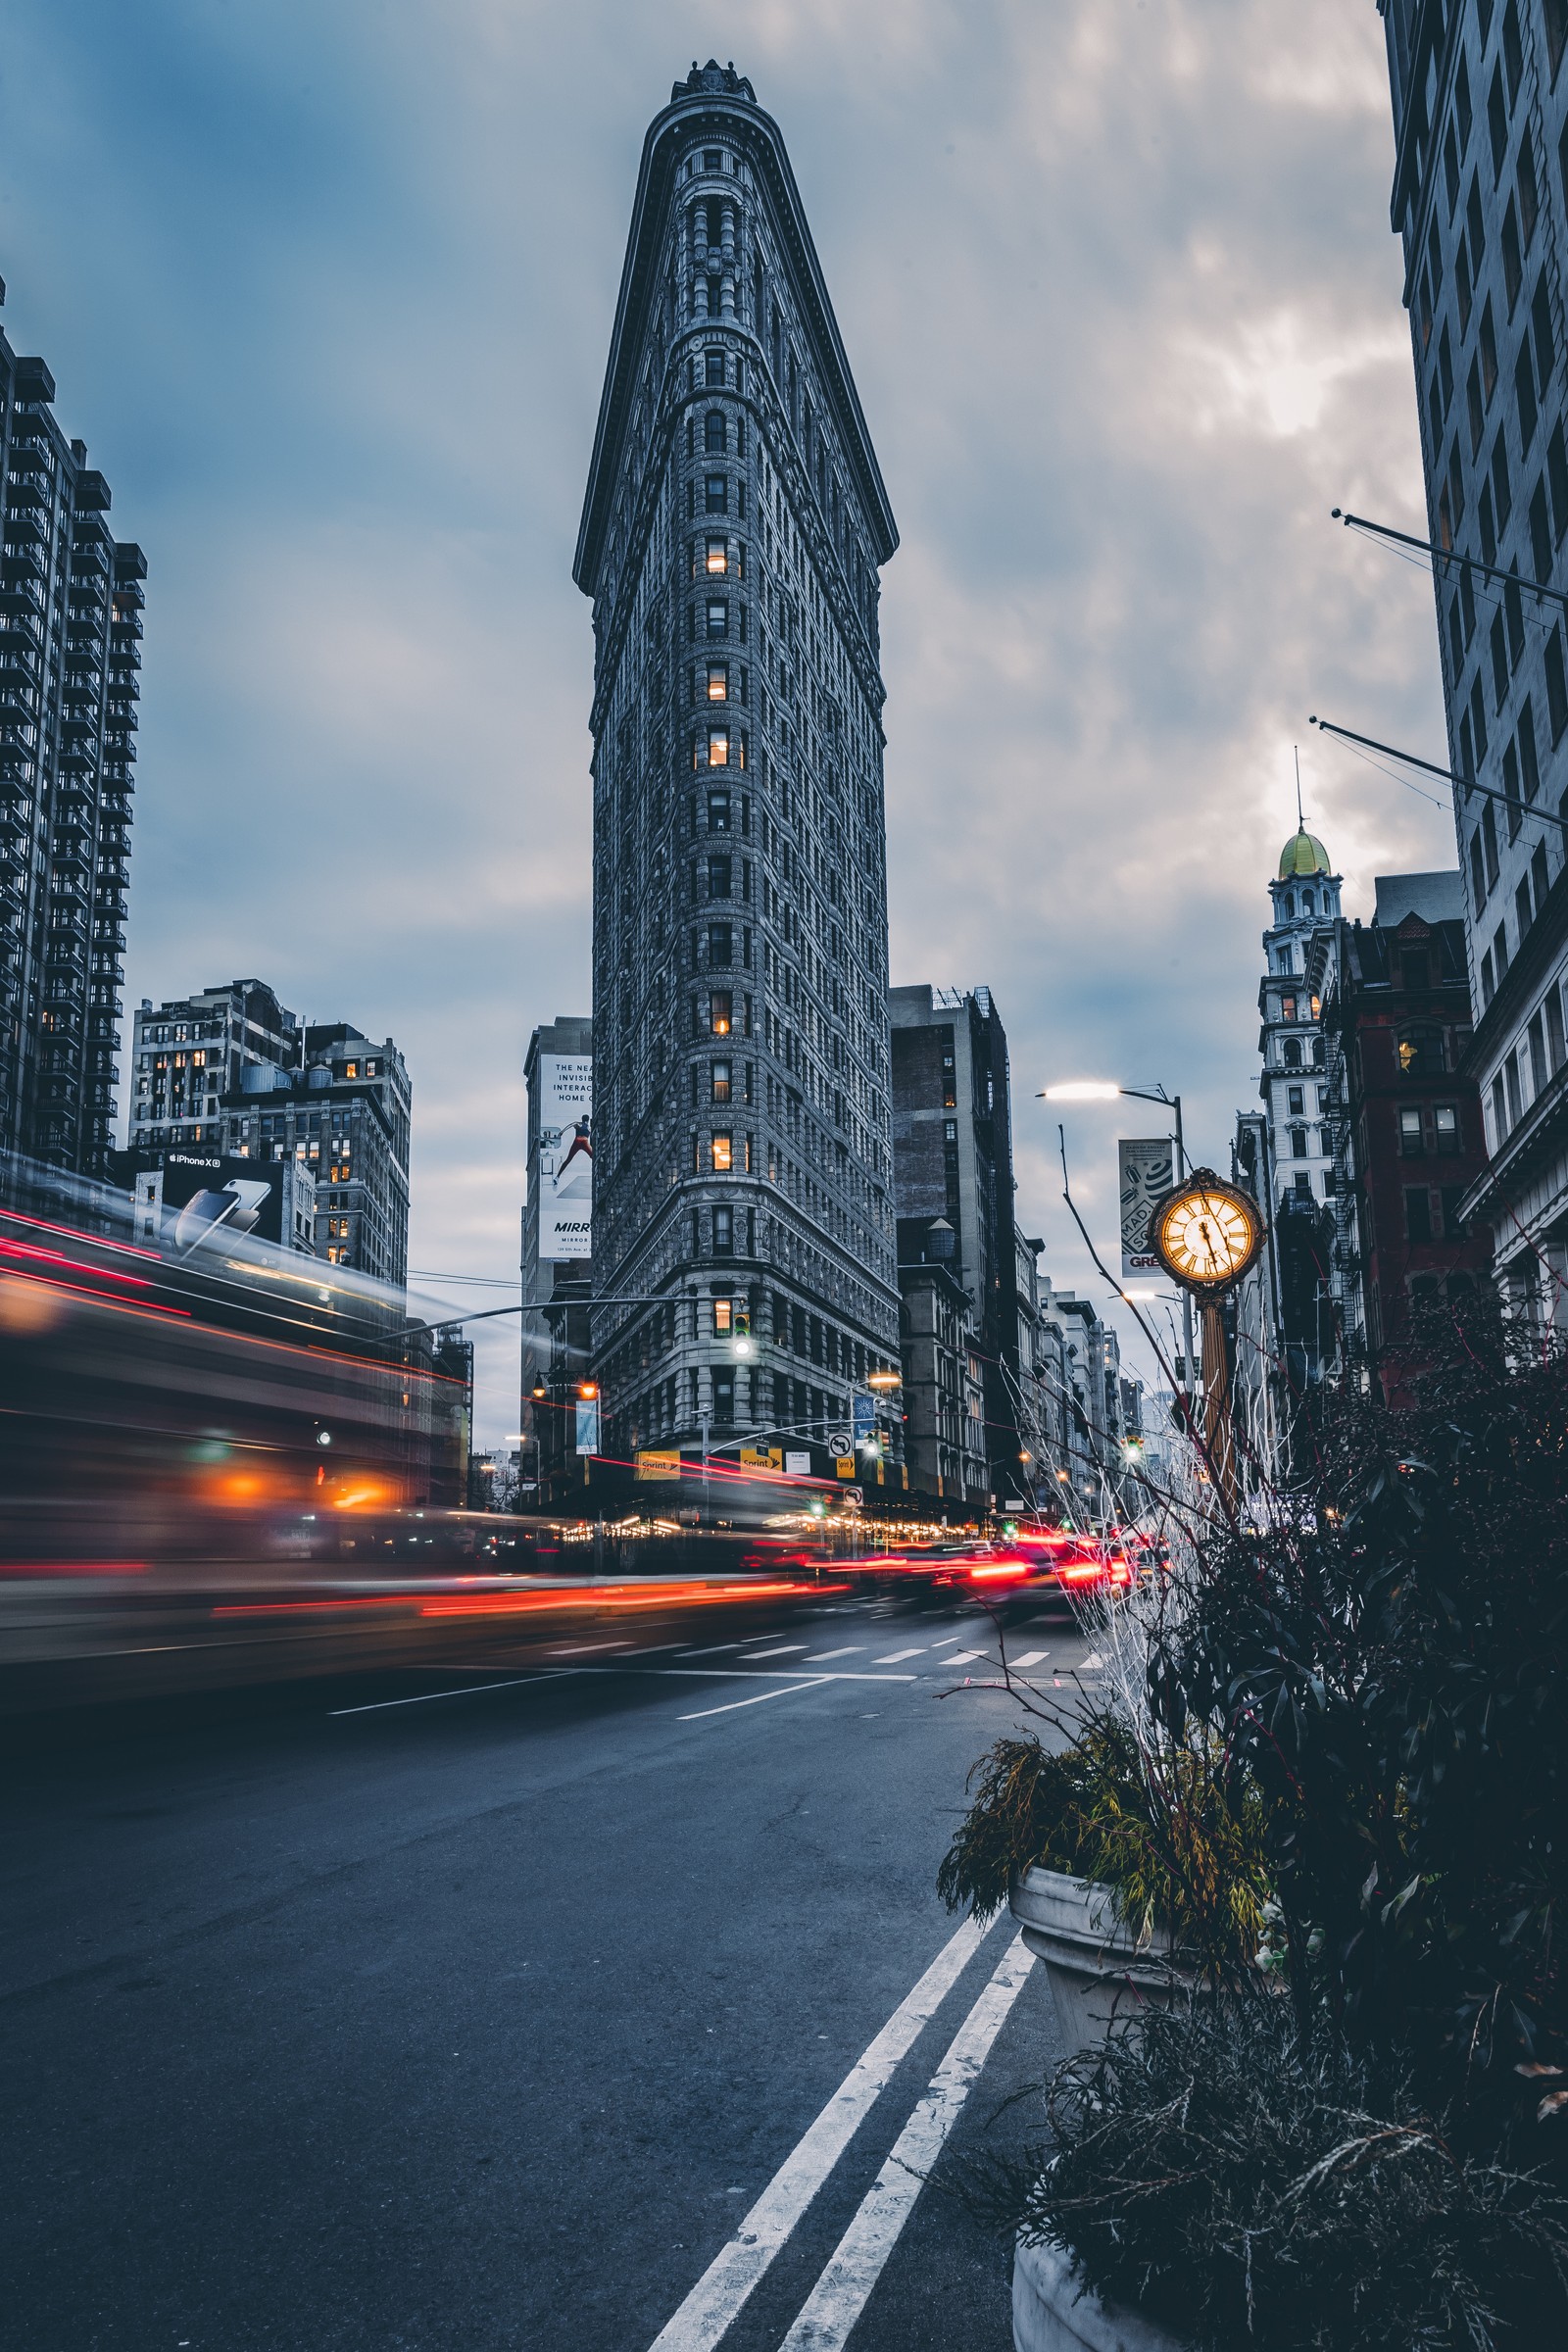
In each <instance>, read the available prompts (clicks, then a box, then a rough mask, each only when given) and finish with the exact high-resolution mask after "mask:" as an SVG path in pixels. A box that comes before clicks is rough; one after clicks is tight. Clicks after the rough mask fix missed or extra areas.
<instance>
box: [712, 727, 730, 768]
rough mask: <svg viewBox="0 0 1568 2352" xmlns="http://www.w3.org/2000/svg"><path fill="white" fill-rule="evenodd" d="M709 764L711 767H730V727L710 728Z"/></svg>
mask: <svg viewBox="0 0 1568 2352" xmlns="http://www.w3.org/2000/svg"><path fill="white" fill-rule="evenodd" d="M708 764H709V766H710V767H728V765H729V729H728V727H710V729H709V730H708Z"/></svg>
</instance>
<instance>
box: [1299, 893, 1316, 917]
mask: <svg viewBox="0 0 1568 2352" xmlns="http://www.w3.org/2000/svg"><path fill="white" fill-rule="evenodd" d="M1312 911H1313V908H1312V893H1311V892H1310V891H1309V890H1303V891H1302V893H1301V912H1302V913H1303V914H1310V913H1311V912H1312Z"/></svg>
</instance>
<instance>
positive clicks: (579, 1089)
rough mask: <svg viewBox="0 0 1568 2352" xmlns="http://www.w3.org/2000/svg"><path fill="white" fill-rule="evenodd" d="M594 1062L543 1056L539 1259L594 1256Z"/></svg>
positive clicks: (575, 1056)
mask: <svg viewBox="0 0 1568 2352" xmlns="http://www.w3.org/2000/svg"><path fill="white" fill-rule="evenodd" d="M593 1106H594V1058H593V1055H592V1054H541V1055H540V1056H539V1174H538V1184H539V1256H540V1259H541V1261H543V1260H545V1259H548V1258H564V1257H591V1256H592V1254H593V1238H592V1234H593V1228H592V1216H593V1197H594V1147H593V1138H592V1133H591V1121H592V1117H593Z"/></svg>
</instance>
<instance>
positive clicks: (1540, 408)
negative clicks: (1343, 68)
mask: <svg viewBox="0 0 1568 2352" xmlns="http://www.w3.org/2000/svg"><path fill="white" fill-rule="evenodd" d="M1379 12H1380V14H1381V15H1382V17H1383V19H1384V24H1385V31H1386V33H1387V39H1388V57H1389V77H1390V83H1391V86H1392V90H1393V97H1394V122H1395V134H1396V155H1397V160H1396V164H1395V174H1394V196H1393V205H1392V217H1393V222H1394V227H1395V230H1396V232H1397V235H1398V236H1399V238H1400V239H1401V241H1402V245H1403V250H1404V285H1405V301H1406V303H1407V305H1408V307H1409V312H1410V326H1411V342H1412V349H1413V353H1414V359H1415V371H1416V387H1417V403H1416V405H1417V411H1418V414H1419V417H1420V429H1421V454H1422V460H1423V463H1424V466H1425V471H1426V485H1427V511H1428V517H1429V521H1428V536H1429V538H1430V539H1431V540H1432V541H1433V542H1434V543H1435V544H1436V545H1437V546H1438V547H1439V548H1440V549H1442V550H1445V551H1447V550H1451V551H1452V556H1451V558H1450V560H1448V561H1444V560H1443V558H1442V557H1441V556H1440V558H1439V559H1438V561H1437V562H1436V563H1435V564H1434V567H1433V568H1434V573H1435V577H1436V582H1437V590H1438V615H1439V630H1438V635H1439V642H1440V647H1441V653H1442V662H1443V685H1444V697H1445V702H1446V708H1447V720H1448V763H1449V765H1450V767H1451V768H1453V769H1454V770H1455V772H1456V773H1457V774H1458V775H1460V776H1461V777H1463V778H1465V779H1467V782H1466V783H1465V784H1464V785H1462V786H1460V787H1456V789H1455V793H1454V803H1455V819H1456V825H1457V831H1458V847H1459V862H1460V865H1461V867H1462V868H1463V871H1464V877H1465V889H1466V899H1467V905H1466V908H1465V914H1466V932H1467V941H1468V958H1467V960H1468V964H1469V983H1470V1001H1471V1008H1472V1012H1473V1015H1474V1019H1475V1035H1474V1038H1473V1040H1472V1042H1471V1045H1470V1049H1469V1053H1468V1055H1467V1057H1466V1062H1465V1070H1464V1075H1466V1076H1467V1077H1472V1078H1474V1079H1475V1080H1476V1082H1477V1083H1478V1085H1479V1087H1480V1089H1481V1099H1482V1102H1483V1103H1484V1104H1485V1109H1486V1124H1487V1145H1488V1150H1489V1152H1490V1155H1491V1156H1490V1162H1489V1165H1488V1166H1487V1167H1486V1169H1485V1170H1484V1171H1483V1173H1482V1174H1481V1175H1480V1177H1479V1178H1478V1179H1477V1181H1476V1182H1475V1183H1474V1184H1473V1185H1472V1186H1471V1187H1470V1189H1469V1191H1468V1194H1467V1196H1466V1199H1465V1201H1463V1203H1462V1205H1461V1210H1460V1214H1461V1217H1462V1219H1463V1220H1464V1221H1465V1222H1469V1221H1470V1220H1472V1219H1479V1220H1480V1221H1481V1222H1482V1223H1483V1224H1485V1225H1486V1226H1488V1227H1490V1229H1491V1232H1492V1237H1493V1242H1494V1246H1495V1251H1496V1266H1497V1270H1498V1272H1499V1274H1500V1276H1501V1278H1502V1284H1503V1288H1504V1289H1505V1291H1507V1292H1509V1293H1510V1294H1511V1295H1512V1296H1513V1298H1514V1299H1516V1300H1517V1301H1518V1302H1520V1303H1521V1304H1529V1305H1533V1306H1535V1307H1537V1308H1544V1311H1545V1312H1547V1313H1551V1314H1555V1316H1556V1317H1557V1318H1558V1319H1559V1320H1568V864H1565V858H1564V851H1565V846H1568V840H1565V825H1568V790H1565V787H1568V653H1565V637H1564V614H1563V607H1562V602H1561V592H1562V588H1563V586H1564V581H1565V569H1564V562H1563V549H1564V544H1565V541H1568V415H1565V402H1564V353H1565V351H1568V313H1565V311H1564V294H1563V270H1564V266H1565V262H1568V177H1565V174H1568V71H1565V70H1564V58H1565V53H1568V5H1565V0H1454V4H1453V5H1451V6H1450V7H1448V8H1446V9H1444V8H1438V7H1435V6H1432V5H1426V6H1422V5H1419V0H1379ZM1538 587H1544V588H1547V589H1548V590H1549V591H1550V592H1551V593H1550V594H1549V595H1547V596H1542V595H1539V594H1538V593H1537V590H1538Z"/></svg>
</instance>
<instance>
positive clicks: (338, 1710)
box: [327, 1666, 582, 1719]
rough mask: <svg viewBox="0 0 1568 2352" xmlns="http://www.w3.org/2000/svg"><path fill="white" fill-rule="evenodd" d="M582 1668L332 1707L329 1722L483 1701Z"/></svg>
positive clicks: (559, 1678) (561, 1679) (557, 1679)
mask: <svg viewBox="0 0 1568 2352" xmlns="http://www.w3.org/2000/svg"><path fill="white" fill-rule="evenodd" d="M581 1672H582V1668H581V1667H580V1666H557V1667H553V1668H552V1669H551V1671H550V1672H549V1673H548V1674H518V1675H514V1676H513V1678H512V1680H511V1681H510V1682H505V1683H465V1685H464V1686H463V1688H462V1690H461V1691H416V1692H415V1694H414V1696H413V1697H412V1698H376V1699H372V1700H371V1701H370V1702H369V1704H368V1706H363V1707H329V1708H328V1709H327V1715H328V1719H330V1718H331V1717H332V1716H334V1715H379V1714H380V1712H381V1710H382V1709H383V1708H384V1707H422V1706H424V1705H425V1704H426V1702H427V1701H428V1700H430V1699H432V1698H479V1697H481V1696H482V1695H483V1693H484V1692H485V1691H520V1690H521V1689H522V1687H523V1685H524V1684H525V1683H560V1682H564V1680H565V1678H566V1676H567V1675H568V1674H580V1673H581Z"/></svg>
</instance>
